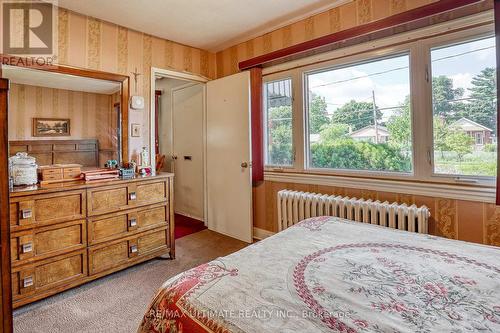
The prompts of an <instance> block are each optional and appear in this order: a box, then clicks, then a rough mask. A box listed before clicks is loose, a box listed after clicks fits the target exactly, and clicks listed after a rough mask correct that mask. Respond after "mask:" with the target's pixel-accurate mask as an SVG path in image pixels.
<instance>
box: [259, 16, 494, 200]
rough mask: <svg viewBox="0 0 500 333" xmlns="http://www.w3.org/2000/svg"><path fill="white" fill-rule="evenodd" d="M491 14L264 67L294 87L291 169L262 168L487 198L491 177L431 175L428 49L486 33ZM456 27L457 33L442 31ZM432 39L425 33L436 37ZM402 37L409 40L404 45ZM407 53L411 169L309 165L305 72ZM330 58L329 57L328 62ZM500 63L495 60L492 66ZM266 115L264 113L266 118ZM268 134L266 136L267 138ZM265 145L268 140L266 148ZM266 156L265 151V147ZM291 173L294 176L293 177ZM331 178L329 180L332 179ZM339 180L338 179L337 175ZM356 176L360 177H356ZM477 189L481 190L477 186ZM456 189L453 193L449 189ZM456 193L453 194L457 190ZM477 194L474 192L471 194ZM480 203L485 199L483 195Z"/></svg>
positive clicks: (267, 77)
mask: <svg viewBox="0 0 500 333" xmlns="http://www.w3.org/2000/svg"><path fill="white" fill-rule="evenodd" d="M491 19H492V13H491V12H488V13H482V14H479V15H476V16H475V17H466V18H464V19H459V20H456V21H450V22H446V23H443V24H440V25H436V26H432V27H428V28H424V29H421V30H417V31H414V32H408V33H404V34H401V35H396V36H393V37H390V38H387V39H383V40H379V41H374V42H369V43H366V44H360V45H355V46H351V47H347V48H344V49H339V50H336V51H332V52H329V53H328V54H323V55H318V56H312V57H310V58H309V59H306V60H304V59H301V60H298V61H293V62H290V63H285V64H282V65H277V66H275V67H273V68H267V69H264V82H269V81H273V80H278V79H280V78H292V89H293V94H292V95H293V106H292V108H293V120H292V123H293V129H292V131H293V147H294V148H293V149H294V155H295V159H294V163H293V167H291V168H284V167H276V166H270V165H265V171H266V172H267V173H268V174H269V175H271V173H275V172H293V173H295V174H304V175H307V174H308V175H311V177H314V176H315V175H316V176H319V177H321V176H337V177H348V178H342V179H351V180H352V181H353V184H354V183H356V182H360V183H359V184H361V183H362V182H363V179H368V178H369V179H378V180H379V181H387V183H388V184H390V182H391V181H399V182H400V181H408V184H411V183H415V182H417V183H420V184H424V185H425V183H428V184H429V186H430V185H431V184H434V185H432V186H433V187H434V188H435V187H436V186H440V185H439V184H443V186H445V187H446V186H451V185H456V188H459V187H460V188H462V187H464V188H472V187H474V186H476V187H478V186H479V187H481V188H483V189H485V190H484V191H486V192H485V193H486V194H485V195H486V196H488V198H490V197H491V193H490V192H491V189H492V188H493V187H494V186H495V177H484V176H463V177H457V175H445V174H434V172H433V171H434V167H433V158H434V156H433V155H434V153H433V133H432V131H433V123H432V122H433V115H432V112H433V111H432V80H431V79H430V77H431V75H432V74H431V62H430V50H431V48H435V47H439V46H446V45H452V44H454V43H460V42H466V41H468V40H472V39H475V38H477V39H480V38H482V37H487V36H491V35H492V34H493V32H494V26H493V24H492V23H491V22H492V21H491ZM450 30H452V31H453V30H458V31H456V32H449V33H446V31H450ZM436 35H437V37H429V36H436ZM405 41H408V42H407V43H405ZM406 52H408V53H409V57H410V96H411V100H410V103H411V110H412V148H413V149H412V163H413V168H412V169H413V170H412V172H411V173H397V172H380V171H366V170H335V169H324V168H308V161H307V159H308V154H309V152H308V150H309V143H308V142H307V140H308V136H307V135H306V133H307V131H308V129H307V127H308V126H307V124H308V122H307V115H308V112H307V107H308V105H306V104H307V101H306V99H305V98H304V97H305V92H306V91H307V89H306V88H307V87H306V85H307V83H306V76H305V75H306V74H307V73H311V72H321V71H325V70H328V69H332V68H340V67H345V66H348V65H352V64H357V63H362V62H369V61H370V60H372V59H373V60H377V59H382V58H384V57H391V56H397V55H398V54H404V53H406ZM327 59H333V60H327ZM497 65H500V64H497ZM266 117H267V116H266ZM266 137H267V136H266ZM265 149H267V144H266V148H265ZM266 156H267V151H266ZM294 177H295V176H294ZM332 179H333V178H332ZM339 179H340V178H339ZM359 179H361V180H359ZM478 191H482V190H481V189H478ZM454 193H455V192H454ZM457 193H458V192H457ZM475 193H476V192H475ZM481 200H483V201H484V197H482V199H481Z"/></svg>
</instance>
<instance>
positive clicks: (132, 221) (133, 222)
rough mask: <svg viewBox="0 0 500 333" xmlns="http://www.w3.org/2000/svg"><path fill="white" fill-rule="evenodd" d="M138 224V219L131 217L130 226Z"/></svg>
mask: <svg viewBox="0 0 500 333" xmlns="http://www.w3.org/2000/svg"><path fill="white" fill-rule="evenodd" d="M136 225H137V219H135V218H134V219H130V221H129V226H131V227H135V226H136Z"/></svg>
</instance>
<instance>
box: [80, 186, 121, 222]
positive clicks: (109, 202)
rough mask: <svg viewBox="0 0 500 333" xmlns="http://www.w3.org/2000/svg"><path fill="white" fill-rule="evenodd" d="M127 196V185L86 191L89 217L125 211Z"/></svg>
mask: <svg viewBox="0 0 500 333" xmlns="http://www.w3.org/2000/svg"><path fill="white" fill-rule="evenodd" d="M128 195H129V193H128V186H127V184H123V185H113V186H103V187H96V188H90V189H87V199H88V201H87V208H88V214H89V216H93V215H99V214H106V213H111V212H115V211H118V210H122V209H127V208H128Z"/></svg>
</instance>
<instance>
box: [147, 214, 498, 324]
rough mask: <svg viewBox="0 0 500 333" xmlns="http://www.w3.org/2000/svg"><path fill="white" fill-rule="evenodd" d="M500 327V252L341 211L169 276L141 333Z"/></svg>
mask: <svg viewBox="0 0 500 333" xmlns="http://www.w3.org/2000/svg"><path fill="white" fill-rule="evenodd" d="M332 331H333V332H337V331H338V332H473V331H483V332H500V249H499V248H495V247H489V246H483V245H476V244H471V243H466V242H460V241H455V240H448V239H444V238H440V237H434V236H429V235H422V234H416V233H410V232H405V231H399V230H393V229H389V228H385V227H380V226H374V225H370V224H364V223H358V222H350V221H347V220H342V219H338V218H332V217H316V218H311V219H308V220H305V221H303V222H301V223H299V224H297V225H295V226H293V227H291V228H288V229H286V230H285V231H283V232H280V233H278V234H276V235H274V236H272V237H270V238H267V239H265V240H263V241H260V242H257V243H256V244H253V245H251V246H248V247H246V248H244V249H243V250H241V251H239V252H236V253H234V254H231V255H229V256H226V257H223V258H218V259H216V260H214V261H212V262H209V263H207V264H204V265H201V266H198V267H196V268H194V269H191V270H189V271H186V272H184V273H182V274H180V275H177V276H175V277H173V278H171V279H169V280H168V281H167V282H165V284H164V285H163V286H162V288H161V289H160V290H159V291H158V293H157V294H156V295H155V297H154V299H153V301H152V302H151V304H150V306H149V308H148V310H147V311H146V313H145V315H144V318H143V320H142V322H141V324H140V327H139V329H138V332H141V333H142V332H155V333H156V332H188V333H196V332H221V333H222V332H256V333H262V332H290V333H291V332H308V333H309V332H332Z"/></svg>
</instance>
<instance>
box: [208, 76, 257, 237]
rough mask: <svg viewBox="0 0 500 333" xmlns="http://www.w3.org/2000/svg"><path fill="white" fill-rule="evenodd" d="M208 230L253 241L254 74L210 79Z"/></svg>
mask: <svg viewBox="0 0 500 333" xmlns="http://www.w3.org/2000/svg"><path fill="white" fill-rule="evenodd" d="M206 131H207V196H208V198H207V200H208V207H207V210H208V215H207V218H208V228H209V229H210V230H213V231H216V232H219V233H221V234H225V235H228V236H231V237H234V238H237V239H240V240H242V241H244V242H248V243H251V242H252V229H253V228H252V170H251V140H250V139H251V138H250V136H251V131H250V74H249V73H248V72H243V73H239V74H235V75H231V76H228V77H225V78H222V79H218V80H213V81H209V82H208V83H207V128H206Z"/></svg>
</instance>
